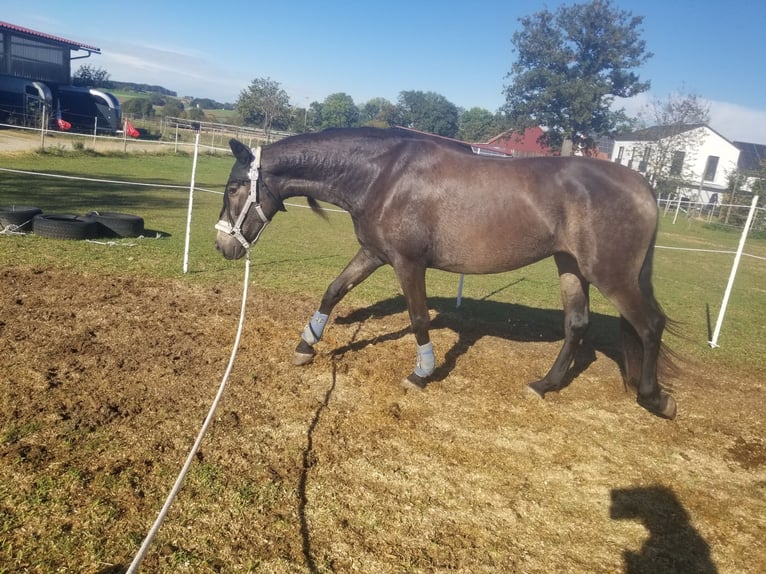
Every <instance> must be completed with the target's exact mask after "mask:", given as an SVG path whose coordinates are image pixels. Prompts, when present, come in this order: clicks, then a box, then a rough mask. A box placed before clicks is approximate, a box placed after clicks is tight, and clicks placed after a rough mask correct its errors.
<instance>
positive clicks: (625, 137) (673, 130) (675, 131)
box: [614, 124, 729, 142]
mask: <svg viewBox="0 0 766 574" xmlns="http://www.w3.org/2000/svg"><path fill="white" fill-rule="evenodd" d="M697 128H707V129H709V130H710V131H711V132H713V133H714V134H717V135H719V136H720V137H722V138H723V139H725V140H726V141H729V140H728V139H727V138H725V137H723V136H722V135H721V134H719V133H718V132H717V131H715V130H714V129H713V128H711V127H710V126H709V125H707V124H675V125H670V126H652V127H650V128H645V129H642V130H638V131H635V132H632V133H629V134H622V135H619V136H616V137H615V138H614V139H615V141H647V142H656V141H658V140H661V139H665V138H669V137H673V136H677V135H679V134H682V133H686V132H689V131H691V130H696V129H697Z"/></svg>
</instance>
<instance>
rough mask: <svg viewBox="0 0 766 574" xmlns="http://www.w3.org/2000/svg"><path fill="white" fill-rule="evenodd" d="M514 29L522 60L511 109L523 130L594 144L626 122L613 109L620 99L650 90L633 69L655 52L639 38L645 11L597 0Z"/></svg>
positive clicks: (557, 142)
mask: <svg viewBox="0 0 766 574" xmlns="http://www.w3.org/2000/svg"><path fill="white" fill-rule="evenodd" d="M519 21H520V23H521V28H520V29H519V30H518V31H517V32H515V33H514V34H513V37H512V43H513V46H514V51H515V52H516V56H517V57H516V61H515V62H514V64H513V66H512V67H511V71H510V73H509V74H508V78H510V80H511V83H510V85H508V86H506V87H505V96H506V105H505V111H506V114H507V115H508V118H509V120H510V122H511V124H512V127H513V128H514V129H516V130H518V131H523V130H524V129H525V128H528V127H533V126H542V127H545V128H547V132H546V134H545V136H544V139H545V140H546V141H545V143H546V144H548V145H550V146H551V147H553V148H561V146H562V144H563V143H564V141H565V140H568V141H576V142H579V143H583V144H585V145H588V144H591V145H592V139H591V138H592V137H595V136H599V135H606V134H611V133H613V132H614V131H615V129H617V128H619V127H620V124H621V123H622V122H624V121H626V120H627V117H626V115H625V113H624V111H623V110H614V109H612V103H613V101H614V98H615V97H621V98H628V97H631V96H635V95H636V94H639V93H641V92H644V91H646V90H648V89H649V82H643V81H641V80H640V79H639V76H638V74H637V73H636V72H635V70H636V69H637V68H638V67H640V66H641V65H642V64H644V63H645V62H646V61H647V60H648V59H649V58H650V57H651V56H652V54H651V53H650V52H647V51H646V43H645V42H644V40H642V39H641V31H642V30H641V24H642V22H643V17H641V16H633V15H632V14H631V13H630V12H627V11H624V10H619V9H617V8H616V7H614V6H613V5H612V2H611V0H592V1H591V2H587V3H583V4H572V5H570V6H561V7H559V8H558V9H557V10H556V11H555V12H551V11H549V10H547V9H546V10H542V11H540V12H537V13H535V14H532V15H531V16H526V17H523V18H520V19H519Z"/></svg>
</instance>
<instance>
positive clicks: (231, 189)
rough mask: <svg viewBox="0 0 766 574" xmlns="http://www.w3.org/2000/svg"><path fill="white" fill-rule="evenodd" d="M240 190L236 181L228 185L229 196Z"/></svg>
mask: <svg viewBox="0 0 766 574" xmlns="http://www.w3.org/2000/svg"><path fill="white" fill-rule="evenodd" d="M238 189H239V183H238V182H236V181H231V182H229V183H227V184H226V193H228V194H229V195H234V194H235V193H237V190H238Z"/></svg>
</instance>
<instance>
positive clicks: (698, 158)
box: [611, 124, 740, 203]
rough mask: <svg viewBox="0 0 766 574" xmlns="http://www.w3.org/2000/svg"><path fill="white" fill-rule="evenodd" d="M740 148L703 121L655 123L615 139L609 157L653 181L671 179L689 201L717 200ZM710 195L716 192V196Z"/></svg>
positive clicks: (735, 163) (732, 169)
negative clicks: (669, 123)
mask: <svg viewBox="0 0 766 574" xmlns="http://www.w3.org/2000/svg"><path fill="white" fill-rule="evenodd" d="M739 153H740V150H739V148H738V147H737V146H735V145H734V144H733V143H731V142H730V141H729V140H727V139H726V138H725V137H723V136H722V135H721V134H719V133H718V132H716V131H715V130H713V129H712V128H710V127H709V126H707V125H705V124H693V125H682V126H656V127H651V128H647V129H644V130H640V131H637V132H634V133H631V134H626V135H623V136H619V137H617V138H615V144H614V149H613V150H612V156H611V160H612V161H614V162H616V163H620V164H622V165H626V166H628V167H630V168H632V169H635V170H637V171H639V172H641V173H643V174H644V175H645V176H646V177H647V179H648V180H649V181H650V182H651V183H652V184H653V185H655V186H656V185H658V184H659V183H661V182H665V183H666V185H667V183H668V182H672V187H673V188H674V189H671V190H669V189H667V187H666V189H665V190H664V191H677V192H678V193H680V194H681V195H682V196H684V197H687V198H689V200H691V201H699V202H703V203H708V202H709V201H710V200H711V198H714V199H715V198H717V201H718V202H719V203H720V202H721V199H722V195H723V193H724V192H725V191H726V190H727V188H728V183H729V175H730V174H731V173H733V172H734V171H735V170H736V169H737V162H738V160H739ZM713 194H717V195H716V196H715V197H714V196H713Z"/></svg>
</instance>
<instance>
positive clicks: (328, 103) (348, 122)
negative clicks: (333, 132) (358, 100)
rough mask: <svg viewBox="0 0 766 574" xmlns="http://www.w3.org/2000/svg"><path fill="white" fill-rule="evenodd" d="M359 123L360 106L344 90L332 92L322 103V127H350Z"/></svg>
mask: <svg viewBox="0 0 766 574" xmlns="http://www.w3.org/2000/svg"><path fill="white" fill-rule="evenodd" d="M358 125H359V108H357V107H356V104H355V103H354V99H353V98H352V97H351V96H349V95H348V94H345V93H343V92H339V93H336V94H330V95H329V96H327V97H326V98H325V100H324V102H323V103H322V120H321V126H322V128H323V129H324V128H350V127H354V126H358Z"/></svg>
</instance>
